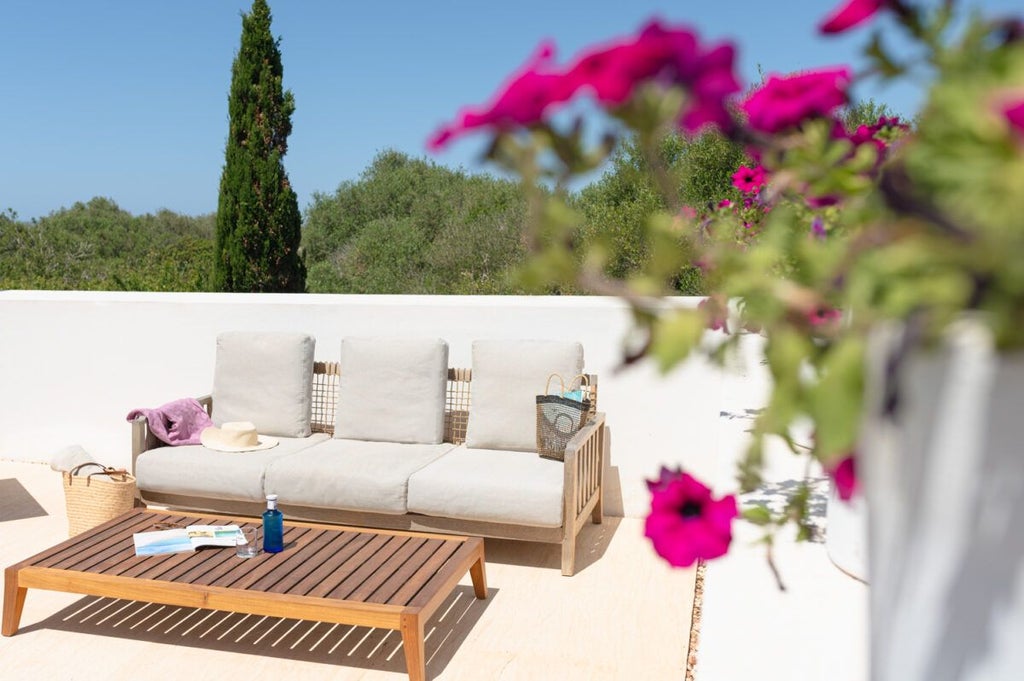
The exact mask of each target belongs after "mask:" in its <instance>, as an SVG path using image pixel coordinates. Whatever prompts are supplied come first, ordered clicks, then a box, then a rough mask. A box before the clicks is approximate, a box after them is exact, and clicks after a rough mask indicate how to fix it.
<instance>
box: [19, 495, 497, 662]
mask: <svg viewBox="0 0 1024 681" xmlns="http://www.w3.org/2000/svg"><path fill="white" fill-rule="evenodd" d="M259 522H260V521H259V520H255V519H253V518H235V517H226V516H211V515H203V514H186V513H174V512H157V511H149V510H141V509H140V510H135V511H132V512H130V513H126V514H125V515H123V516H120V517H118V518H115V519H114V520H111V521H110V522H108V523H105V524H103V525H100V526H99V527H95V528H93V529H91V530H89V531H87V532H83V533H82V534H79V535H77V536H75V537H72V538H71V539H68V540H67V541H64V542H61V543H60V544H57V545H56V546H54V547H53V548H50V549H47V550H46V551H43V552H42V553H39V554H37V555H35V556H32V557H31V558H28V559H27V560H23V561H22V562H20V563H18V564H16V565H12V566H11V567H9V568H7V569H6V571H5V572H4V607H3V629H2V633H3V635H4V636H12V635H14V634H15V633H16V632H17V631H18V623H19V621H20V620H21V613H22V609H23V607H24V605H25V595H26V593H27V590H28V589H30V588H33V589H49V590H52V591H66V592H70V593H81V594H88V595H92V596H104V597H111V598H123V599H130V600H140V601H148V602H151V603H162V604H166V605H175V606H183V607H193V608H208V609H212V610H229V611H233V612H239V613H248V614H254V615H266V616H270V617H291V618H297V619H307V620H317V621H321V622H330V623H338V624H351V625H357V626H367V627H380V628H385V629H394V630H396V631H400V632H401V634H402V647H403V648H404V650H405V659H406V664H407V666H408V669H409V677H410V678H411V679H415V680H416V681H420V680H423V679H425V678H426V658H425V657H424V652H423V625H424V622H426V620H427V619H428V618H429V617H430V616H431V614H433V612H434V611H435V610H437V608H438V607H439V606H440V605H441V604H442V603H443V602H444V601H445V599H446V598H447V597H448V596H449V595H450V594H451V593H452V591H453V590H454V589H455V586H456V585H457V584H458V582H459V580H460V579H461V578H462V576H463V575H465V574H466V572H467V570H468V571H469V574H470V576H471V578H472V581H473V591H474V592H475V594H476V597H477V598H486V597H487V585H486V577H485V574H484V545H483V540H481V539H479V538H477V537H452V536H447V535H434V534H422V533H416V532H392V531H387V530H364V529H357V528H351V527H339V526H337V525H320V524H315V523H298V522H287V521H286V522H285V530H284V541H285V550H284V551H283V552H281V553H277V554H267V553H261V554H260V555H259V556H257V557H255V558H249V559H242V558H237V557H236V556H235V552H234V549H231V548H216V549H201V550H199V551H196V552H195V553H175V554H168V555H162V556H136V555H135V549H134V545H133V543H132V533H134V532H144V531H149V530H152V529H155V527H154V526H156V525H157V524H161V523H168V524H172V525H175V526H185V525H191V524H203V525H226V524H230V523H237V524H239V525H243V526H244V525H258V524H259Z"/></svg>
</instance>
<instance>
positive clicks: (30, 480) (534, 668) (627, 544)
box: [0, 461, 867, 681]
mask: <svg viewBox="0 0 1024 681" xmlns="http://www.w3.org/2000/svg"><path fill="white" fill-rule="evenodd" d="M66 534H67V525H66V517H65V511H64V498H63V490H62V488H61V482H60V476H59V475H58V474H57V473H55V472H53V471H52V470H50V468H49V467H48V466H47V465H44V464H33V463H20V462H12V461H0V567H6V566H7V565H11V564H13V563H15V562H17V561H19V560H21V559H23V558H27V557H28V556H30V555H32V554H34V553H36V552H38V551H40V550H42V549H44V548H46V547H47V546H49V545H52V544H54V543H56V542H58V541H61V540H62V539H64V538H65V537H66ZM749 540H750V537H745V536H743V535H739V536H737V541H736V542H735V543H734V547H733V550H732V551H731V552H730V555H729V556H727V557H726V558H724V559H720V560H718V561H715V562H713V563H711V564H710V565H709V567H708V568H707V571H706V576H705V579H704V580H703V585H702V586H703V589H702V592H703V596H701V597H699V600H702V603H700V605H701V607H700V608H699V610H700V611H701V613H702V614H701V615H700V617H699V620H698V623H699V647H698V649H697V657H696V663H697V664H696V668H695V675H694V678H696V679H697V680H698V681H720V680H721V681H733V680H737V679H757V681H772V680H774V679H780V680H781V679H793V678H799V679H812V680H813V679H829V680H830V681H847V680H848V681H861V680H863V679H866V678H867V671H866V670H867V658H866V643H865V642H864V640H863V639H864V638H865V632H866V627H865V618H866V603H865V601H866V587H864V585H863V584H861V583H859V582H856V581H854V580H852V579H850V578H848V577H846V576H844V575H843V574H842V573H840V572H839V571H838V570H837V569H836V568H835V567H834V566H832V565H831V563H829V561H828V558H827V556H826V555H825V551H824V548H823V546H822V545H821V544H801V545H795V544H792V543H790V544H785V543H784V544H783V545H781V546H779V547H778V548H777V553H776V562H777V563H778V565H779V568H780V570H781V571H782V573H783V575H784V577H785V578H786V580H787V584H788V586H789V590H788V591H787V592H786V593H780V592H778V590H777V589H775V588H774V586H773V584H774V583H773V581H772V580H771V577H770V573H769V571H768V569H767V567H766V566H765V563H764V560H763V558H762V556H763V553H762V551H760V550H759V549H755V548H754V547H752V546H751V545H750V541H749ZM486 553H487V579H488V587H489V590H490V595H489V597H488V599H487V600H485V601H478V600H476V599H475V598H473V595H472V588H471V586H470V582H469V578H468V575H467V577H466V578H465V579H464V580H463V582H462V584H461V585H460V587H459V588H458V589H457V590H456V592H455V594H454V595H453V597H452V598H451V599H450V600H449V602H448V603H446V605H445V607H442V608H441V610H440V611H439V612H438V615H436V616H435V618H434V620H432V621H431V622H430V623H428V625H427V628H426V631H427V632H428V636H427V639H426V655H427V674H428V676H429V677H430V678H432V679H451V680H455V679H465V680H467V681H468V680H472V681H487V680H490V679H502V680H516V679H522V680H524V681H526V680H531V681H532V680H534V679H541V680H544V679H568V680H571V681H576V680H593V681H613V680H617V679H623V680H626V679H628V680H630V681H633V680H635V679H644V680H651V681H658V680H661V679H665V680H679V681H682V680H683V679H684V678H685V676H686V664H687V659H686V658H687V650H688V642H689V640H690V637H691V614H692V613H693V600H694V590H695V584H696V581H697V580H696V571H695V570H673V569H671V568H669V567H667V565H666V564H665V563H664V562H663V561H661V559H659V558H658V557H657V556H655V555H654V553H653V551H652V550H651V548H650V545H649V544H648V542H647V541H646V540H645V539H644V538H643V521H642V520H639V519H635V518H608V519H606V521H605V523H604V524H603V525H600V526H589V527H588V528H586V529H585V530H584V532H583V534H582V535H581V537H580V539H579V544H578V547H577V561H578V567H577V570H578V571H577V574H576V575H575V576H574V577H571V578H566V577H562V576H561V574H560V571H559V555H560V554H559V547H558V546H554V545H552V546H548V545H542V544H529V543H523V542H512V541H501V540H490V539H488V540H487V541H486ZM0 661H2V662H0V678H2V679H4V680H5V681H7V680H11V681H15V680H18V681H20V680H21V679H25V680H26V681H27V680H30V679H32V680H34V679H58V680H59V679H74V680H75V681H90V680H92V679H95V680H97V681H100V680H102V681H109V680H114V681H117V680H120V679H124V680H128V679H136V678H141V677H144V678H146V679H147V681H161V680H164V679H166V680H168V681H171V680H174V681H178V680H179V679H183V678H187V679H189V680H190V681H203V680H205V679H210V680H211V681H212V680H214V679H216V680H217V681H222V680H223V679H224V678H230V677H231V676H232V675H239V674H243V675H244V676H245V678H246V681H254V680H259V679H267V680H270V679H275V680H282V681H284V680H287V679H296V680H298V679H301V680H302V681H316V680H317V679H331V680H332V681H345V680H355V679H361V680H365V681H375V680H386V679H404V678H407V677H406V674H405V658H404V656H403V653H402V650H401V639H400V637H399V635H398V634H397V633H396V632H386V631H381V630H374V629H367V628H363V627H345V626H332V625H325V624H316V623H313V622H303V621H296V620H279V619H276V618H258V617H253V616H244V615H237V614H230V613H224V612H212V613H211V612H210V611H200V610H192V609H179V608H171V607H164V606H158V605H152V604H145V603H137V602H126V601H118V600H114V599H97V598H94V597H83V596H79V595H75V594H62V593H57V592H48V591H40V590H32V589H30V590H29V592H28V598H27V600H26V603H25V610H24V614H23V616H22V619H21V628H20V630H19V632H18V634H16V635H15V636H13V637H4V638H0Z"/></svg>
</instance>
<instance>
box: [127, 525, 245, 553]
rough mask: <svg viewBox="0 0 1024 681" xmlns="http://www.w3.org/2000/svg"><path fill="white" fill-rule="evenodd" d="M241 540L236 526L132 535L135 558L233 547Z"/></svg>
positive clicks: (182, 528) (189, 527)
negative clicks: (213, 547)
mask: <svg viewBox="0 0 1024 681" xmlns="http://www.w3.org/2000/svg"><path fill="white" fill-rule="evenodd" d="M239 539H242V530H241V529H240V528H239V527H238V525H189V526H188V527H176V528H173V529H170V530H155V531H153V532H138V533H136V534H133V535H132V540H133V541H134V542H135V555H136V556H155V555H159V554H162V553H181V552H185V551H195V550H196V549H198V548H199V547H200V546H234V545H235V544H236V543H237V542H238V540H239Z"/></svg>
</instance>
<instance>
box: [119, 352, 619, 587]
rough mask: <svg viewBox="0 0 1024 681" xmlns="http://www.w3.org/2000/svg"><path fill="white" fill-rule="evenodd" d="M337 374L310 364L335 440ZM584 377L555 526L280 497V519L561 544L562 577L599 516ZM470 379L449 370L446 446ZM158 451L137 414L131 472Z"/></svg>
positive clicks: (152, 500) (319, 416)
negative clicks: (579, 424)
mask: <svg viewBox="0 0 1024 681" xmlns="http://www.w3.org/2000/svg"><path fill="white" fill-rule="evenodd" d="M339 376H340V369H339V365H338V364H337V363H333V362H315V363H314V365H313V399H312V429H313V432H314V434H316V433H325V434H327V435H328V436H330V435H333V432H334V423H335V411H336V407H337V401H338V400H337V395H338V382H339ZM588 378H589V381H590V383H589V386H585V387H584V389H585V390H586V391H587V393H588V396H589V398H590V402H591V417H590V420H589V422H588V424H587V425H586V426H585V427H584V428H583V429H582V430H580V431H579V432H578V433H577V434H576V435H575V436H574V437H573V439H572V440H571V441H570V442H569V444H568V446H567V447H566V451H565V460H564V462H563V467H564V484H563V488H562V489H563V500H562V509H563V510H562V526H561V527H536V526H529V525H519V524H511V523H495V522H486V521H480V520H466V519H462V518H449V517H442V516H438V515H422V514H417V513H406V514H405V515H393V514H385V513H372V512H361V511H353V510H347V509H333V508H322V507H310V506H297V505H293V504H289V503H288V500H287V499H285V498H282V499H281V500H280V508H281V509H282V511H283V512H284V513H285V515H286V517H288V518H292V519H295V520H307V521H315V522H329V523H338V524H343V525H353V526H359V527H375V528H385V529H400V530H414V531H415V530H421V531H429V532H442V533H451V534H463V535H476V536H482V537H495V538H501V539H517V540H524V541H533V542H545V543H556V544H561V547H562V557H561V568H562V574H563V575H566V576H570V575H572V574H573V572H574V571H575V553H576V538H577V535H578V534H579V532H580V530H581V529H582V527H583V526H584V525H585V524H586V522H587V520H588V519H590V520H592V521H593V522H594V523H601V521H602V519H603V508H602V485H603V476H604V465H605V464H604V448H605V415H604V414H603V413H601V412H598V411H597V377H596V376H594V375H588ZM471 381H472V373H471V370H469V369H460V368H449V369H448V381H447V391H446V399H445V418H444V431H445V436H444V441H445V442H448V443H452V444H455V445H461V444H463V443H464V442H465V440H466V428H467V424H468V420H469V410H470V408H471V405H470V386H471ZM200 401H201V402H202V403H203V404H204V406H205V407H206V409H207V411H208V412H210V413H211V414H212V413H213V401H212V398H210V397H209V396H207V397H203V398H200ZM320 437H323V436H322V435H321V436H320ZM160 446H162V443H161V442H160V441H158V440H157V439H156V438H155V437H154V436H153V435H152V433H151V432H150V431H149V429H148V427H147V422H146V418H145V417H144V416H139V417H137V418H136V419H135V420H134V421H133V422H132V470H133V471H134V470H136V461H137V459H138V457H139V455H140V454H142V453H143V452H145V451H147V450H150V449H153V448H155V447H160ZM535 456H536V455H535ZM198 473H199V472H197V474H198ZM139 494H140V497H141V500H142V501H143V502H144V503H146V504H147V505H156V506H162V507H167V508H174V509H184V510H192V511H209V512H216V513H231V514H241V515H258V514H259V513H260V512H262V510H263V506H262V504H259V503H256V502H244V501H237V500H227V499H218V498H211V497H197V496H189V495H179V494H173V493H168V492H166V491H164V492H154V491H152V490H146V489H143V488H141V486H140V489H139Z"/></svg>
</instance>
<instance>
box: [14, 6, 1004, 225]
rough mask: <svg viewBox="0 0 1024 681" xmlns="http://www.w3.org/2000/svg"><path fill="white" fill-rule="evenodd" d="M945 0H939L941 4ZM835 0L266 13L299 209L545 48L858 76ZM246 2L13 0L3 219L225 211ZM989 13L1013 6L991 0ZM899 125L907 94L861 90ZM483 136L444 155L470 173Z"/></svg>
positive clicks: (279, 9)
mask: <svg viewBox="0 0 1024 681" xmlns="http://www.w3.org/2000/svg"><path fill="white" fill-rule="evenodd" d="M934 1H937V0H934ZM834 4H835V2H833V1H832V0H828V1H823V0H784V1H783V2H742V1H740V2H735V1H734V2H721V1H719V2H708V1H707V0H677V1H676V2H654V1H650V0H633V1H631V2H627V1H626V0H586V1H584V0H561V1H557V2H550V0H549V1H541V0H517V1H516V2H502V3H497V2H485V1H481V0H477V1H476V2H470V1H456V0H430V1H420V0H406V1H404V2H403V1H398V0H373V1H370V2H367V1H358V0H270V6H271V10H272V13H273V18H274V21H273V32H274V34H275V35H276V36H279V37H280V38H281V51H282V56H283V61H284V84H285V87H286V88H288V89H290V90H292V92H293V93H294V95H295V100H296V112H295V115H294V116H293V117H292V123H293V132H292V135H291V137H290V138H289V144H290V147H289V153H288V155H287V156H286V158H285V167H286V169H287V171H288V173H289V176H290V178H291V181H292V185H293V186H294V187H295V190H296V192H297V194H298V197H299V206H300V208H301V209H302V210H303V211H304V210H305V209H306V207H307V206H308V205H309V203H310V200H311V197H312V195H313V193H314V192H325V193H332V192H333V191H334V190H335V189H336V188H337V186H338V184H339V183H341V182H342V181H346V180H356V179H358V178H359V175H360V173H361V172H362V171H363V170H364V169H365V168H366V166H367V165H368V164H369V163H370V162H371V161H372V159H373V158H374V156H375V155H376V154H377V153H378V152H380V151H382V150H384V149H387V148H394V149H398V150H400V151H403V152H406V153H409V154H411V155H414V156H424V155H427V152H426V150H425V147H424V142H425V140H426V138H427V137H428V136H429V135H430V133H431V132H433V130H434V129H435V128H436V127H437V126H438V125H439V124H441V123H443V122H445V121H447V120H449V119H450V118H452V117H453V116H454V114H455V113H456V111H457V110H458V109H459V107H460V106H462V105H465V104H478V103H481V102H484V101H486V100H488V99H489V98H490V96H491V95H492V94H493V92H494V90H495V89H496V87H497V86H498V85H499V84H500V83H501V82H502V81H503V80H504V79H505V77H506V76H507V75H508V74H509V73H510V72H512V71H513V70H515V69H516V68H517V67H518V66H519V65H520V64H521V63H522V62H523V61H524V60H525V59H526V57H527V56H528V55H529V54H530V53H531V52H532V50H533V48H534V47H535V46H536V45H537V44H538V43H539V42H540V41H541V40H542V39H545V38H550V39H553V40H555V42H556V44H557V45H558V55H559V60H560V61H566V60H568V59H570V58H571V57H572V56H573V54H575V53H576V52H577V51H579V50H580V49H582V48H584V47H586V46H588V45H591V44H593V43H596V42H602V41H604V40H606V39H609V38H613V37H616V36H622V35H626V34H629V33H632V32H633V31H634V30H635V29H636V28H638V27H639V26H640V25H641V24H642V23H644V21H645V20H646V19H648V18H649V17H652V16H660V17H661V18H663V19H665V20H668V21H671V22H681V23H686V24H689V25H690V26H692V27H694V28H696V29H697V30H698V32H699V34H700V35H701V36H702V37H703V38H704V40H707V41H710V40H725V39H728V40H732V41H733V42H735V43H736V44H737V45H738V46H739V70H740V72H741V74H742V76H743V78H744V81H745V82H748V83H749V82H750V81H751V80H754V79H756V76H757V70H758V67H759V66H760V67H761V68H762V69H763V70H764V71H766V72H785V71H793V70H798V69H804V68H812V67H816V66H829V65H835V64H841V63H848V64H852V65H854V66H856V65H858V64H860V63H861V58H860V51H861V46H862V43H863V42H864V41H865V40H866V39H867V37H868V30H869V29H863V28H862V29H858V30H856V31H854V32H852V34H850V35H845V36H842V37H839V38H831V39H826V38H820V37H818V36H817V35H816V33H815V29H814V27H815V24H816V23H817V21H818V20H819V19H820V18H821V17H822V16H823V15H824V14H825V13H827V12H828V10H829V9H830V8H831V7H832V6H833V5H834ZM250 5H251V2H246V1H245V0H175V2H151V1H147V0H89V1H87V2H67V0H60V1H58V0H3V3H2V4H0V86H2V88H3V93H4V97H3V100H4V103H3V105H0V129H2V130H3V132H4V139H3V144H2V146H0V159H2V160H0V211H2V210H4V209H6V208H13V209H14V210H15V211H16V212H17V213H18V214H19V216H20V217H21V218H22V219H30V218H34V217H41V216H44V215H46V214H48V213H50V212H52V211H55V210H58V209H60V208H61V207H67V206H71V205H72V204H74V203H75V202H76V201H87V200H88V199H90V198H92V197H93V196H106V197H110V198H112V199H113V200H114V201H116V202H117V203H118V204H119V205H120V206H121V207H122V208H124V209H126V210H129V211H131V212H132V213H136V214H141V213H147V212H155V211H157V210H159V209H161V208H168V209H170V210H173V211H177V212H180V213H185V214H190V215H196V214H201V213H208V212H212V211H214V210H215V209H216V206H217V189H218V183H219V179H220V172H221V168H222V165H223V160H224V159H223V154H224V143H225V138H226V134H227V128H228V120H227V93H228V88H229V85H230V79H231V63H232V60H233V59H234V55H235V52H236V50H237V48H238V44H239V37H240V33H241V18H240V15H241V13H242V12H243V11H248V9H249V7H250ZM981 5H982V6H983V7H984V8H985V9H986V10H1003V11H1009V10H1011V9H1013V7H1012V5H1013V2H1012V0H988V1H987V2H983V3H981ZM857 94H858V96H860V97H873V98H875V99H876V100H877V101H880V102H885V103H887V104H889V105H890V106H891V107H892V108H894V109H895V110H897V111H899V112H901V113H904V114H913V112H914V110H915V109H916V108H917V106H918V105H919V102H920V98H921V96H920V92H919V91H918V90H916V89H915V88H914V87H912V86H901V87H889V88H887V89H879V88H878V87H877V86H871V85H870V84H869V85H867V86H860V87H859V89H858V91H857ZM480 148H481V139H480V137H479V136H478V137H476V138H467V139H466V140H462V141H459V142H457V143H455V144H453V145H452V146H451V147H450V149H448V150H447V151H445V152H444V153H442V154H440V155H438V156H435V157H433V158H434V159H435V160H437V161H438V162H440V163H443V164H445V165H449V166H452V167H459V166H461V167H463V168H465V169H467V170H471V171H478V170H486V169H487V168H486V167H485V166H482V165H481V164H480V163H479V162H478V157H479V153H480Z"/></svg>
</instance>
